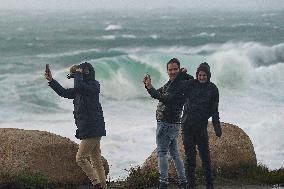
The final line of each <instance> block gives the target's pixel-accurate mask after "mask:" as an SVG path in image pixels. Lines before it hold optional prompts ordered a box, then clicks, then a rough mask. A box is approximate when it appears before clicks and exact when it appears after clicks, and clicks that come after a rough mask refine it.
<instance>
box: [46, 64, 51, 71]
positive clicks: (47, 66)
mask: <svg viewBox="0 0 284 189" xmlns="http://www.w3.org/2000/svg"><path fill="white" fill-rule="evenodd" d="M49 72H50V69H49V64H46V65H45V73H49Z"/></svg>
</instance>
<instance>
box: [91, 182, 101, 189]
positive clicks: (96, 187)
mask: <svg viewBox="0 0 284 189" xmlns="http://www.w3.org/2000/svg"><path fill="white" fill-rule="evenodd" d="M92 189H103V186H102V185H101V183H98V184H96V185H94V186H93V188H92Z"/></svg>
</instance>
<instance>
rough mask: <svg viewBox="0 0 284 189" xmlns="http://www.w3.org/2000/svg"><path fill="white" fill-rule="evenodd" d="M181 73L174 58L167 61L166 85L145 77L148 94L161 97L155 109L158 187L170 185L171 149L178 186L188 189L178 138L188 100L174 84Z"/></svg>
mask: <svg viewBox="0 0 284 189" xmlns="http://www.w3.org/2000/svg"><path fill="white" fill-rule="evenodd" d="M179 72H180V62H179V60H178V59H176V58H173V59H171V60H170V61H169V62H168V63H167V73H168V75H169V81H168V82H167V83H166V84H165V85H164V86H163V87H161V88H159V89H157V90H156V89H155V88H154V87H153V86H152V83H151V79H150V77H149V76H146V77H145V78H144V84H145V88H146V89H147V91H148V93H149V94H150V95H151V97H152V98H154V99H157V100H159V103H158V106H157V110H156V119H157V130H156V143H157V155H158V166H159V172H160V184H159V187H158V188H159V189H165V188H167V185H168V157H167V154H168V152H170V154H171V156H172V158H173V160H174V163H175V167H176V169H177V173H178V176H179V180H180V185H179V188H182V189H185V188H186V184H187V180H186V176H185V170H184V164H183V161H182V160H181V158H180V156H179V150H178V146H177V138H178V134H179V131H180V127H181V114H182V109H183V105H184V103H185V98H184V95H183V94H180V93H179V92H178V91H180V90H181V87H183V85H179V83H177V84H176V85H175V86H174V87H173V86H171V83H172V82H173V81H174V79H175V77H176V76H177V74H178V73H179ZM187 79H193V77H192V76H188V78H187Z"/></svg>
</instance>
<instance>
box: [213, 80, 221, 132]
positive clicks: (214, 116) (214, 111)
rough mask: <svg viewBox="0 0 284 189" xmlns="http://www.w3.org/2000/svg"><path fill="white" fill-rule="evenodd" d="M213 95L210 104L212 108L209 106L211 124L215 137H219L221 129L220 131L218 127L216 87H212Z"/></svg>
mask: <svg viewBox="0 0 284 189" xmlns="http://www.w3.org/2000/svg"><path fill="white" fill-rule="evenodd" d="M214 86H215V85H214ZM213 94H214V95H213V99H212V101H213V102H212V106H211V115H212V123H213V127H214V131H215V133H216V135H217V136H218V135H220V136H221V134H222V129H221V125H220V117H219V110H218V106H219V91H218V88H217V87H216V86H215V87H214V93H213Z"/></svg>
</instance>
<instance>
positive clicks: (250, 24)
mask: <svg viewBox="0 0 284 189" xmlns="http://www.w3.org/2000/svg"><path fill="white" fill-rule="evenodd" d="M243 26H255V24H254V23H238V24H233V25H232V26H231V27H233V28H236V27H243Z"/></svg>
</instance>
